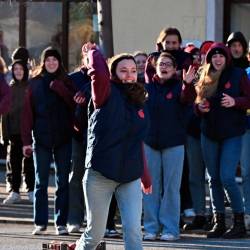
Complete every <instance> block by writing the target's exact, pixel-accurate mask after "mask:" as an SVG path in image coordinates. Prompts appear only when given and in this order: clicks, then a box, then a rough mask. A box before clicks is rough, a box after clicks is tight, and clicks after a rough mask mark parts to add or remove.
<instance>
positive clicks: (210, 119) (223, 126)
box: [201, 67, 246, 140]
mask: <svg viewBox="0 0 250 250" xmlns="http://www.w3.org/2000/svg"><path fill="white" fill-rule="evenodd" d="M244 73H245V72H244V70H243V69H240V68H235V67H233V68H231V67H230V68H228V69H227V70H225V71H224V72H223V73H222V75H221V77H220V79H219V85H218V88H217V92H216V94H215V95H214V96H213V97H210V98H208V101H209V103H210V111H209V112H208V113H205V114H204V115H203V116H202V122H201V131H202V133H203V134H205V135H206V136H207V137H209V138H210V139H213V140H223V139H227V138H231V137H235V136H240V135H242V134H244V132H245V129H246V112H245V110H241V109H238V108H235V107H232V108H225V107H222V106H221V104H220V103H221V98H222V97H223V95H222V94H223V93H225V94H228V95H230V96H231V97H239V96H240V95H241V90H240V80H241V78H242V76H243V74H244Z"/></svg>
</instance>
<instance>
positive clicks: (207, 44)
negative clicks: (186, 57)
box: [200, 41, 214, 55]
mask: <svg viewBox="0 0 250 250" xmlns="http://www.w3.org/2000/svg"><path fill="white" fill-rule="evenodd" d="M213 43H214V42H213V41H205V42H203V43H202V44H201V46H200V54H202V55H206V54H207V52H208V50H209V49H210V47H211V46H212V44H213Z"/></svg>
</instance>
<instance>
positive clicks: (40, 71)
mask: <svg viewBox="0 0 250 250" xmlns="http://www.w3.org/2000/svg"><path fill="white" fill-rule="evenodd" d="M49 56H54V57H55V58H56V59H57V60H58V62H59V65H58V69H57V70H56V72H55V75H56V78H57V79H59V80H63V81H64V80H66V79H68V77H67V73H66V70H65V68H64V66H63V62H62V58H61V55H60V53H59V52H58V50H57V49H55V48H53V47H48V48H46V49H45V50H43V52H42V54H41V61H40V65H39V66H38V68H37V69H36V70H35V72H34V77H35V78H36V77H41V76H43V75H44V74H45V73H46V72H47V70H46V68H45V61H46V59H47V58H48V57H49Z"/></svg>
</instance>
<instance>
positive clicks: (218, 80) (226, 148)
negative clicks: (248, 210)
mask: <svg viewBox="0 0 250 250" xmlns="http://www.w3.org/2000/svg"><path fill="white" fill-rule="evenodd" d="M196 90H197V98H196V103H197V104H196V108H197V110H198V113H200V114H201V119H202V122H201V146H202V151H203V156H204V160H205V164H206V167H207V170H208V174H209V189H210V194H211V198H212V207H213V216H214V227H213V229H212V230H211V231H210V232H209V233H208V235H207V237H208V238H219V237H221V236H223V237H224V238H228V239H229V238H239V237H244V236H245V234H246V229H245V225H244V209H243V201H242V196H241V193H240V190H239V187H238V184H237V183H236V182H235V172H236V167H237V164H238V163H239V160H240V154H241V140H242V135H243V134H244V133H245V129H246V109H248V108H249V107H250V82H249V80H248V78H247V75H246V72H245V71H244V70H242V69H240V68H236V67H233V66H232V65H231V57H230V54H229V51H228V49H227V48H226V47H225V45H224V44H222V43H214V44H213V45H212V46H211V48H210V49H209V51H208V53H207V55H206V64H205V66H204V68H203V70H202V72H201V75H200V77H199V80H198V82H197V85H196ZM223 189H225V190H226V191H227V193H228V195H229V198H230V201H231V207H232V210H233V214H234V222H233V225H232V227H231V228H230V229H229V230H228V231H226V225H225V207H224V191H223Z"/></svg>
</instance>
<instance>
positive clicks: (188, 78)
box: [182, 65, 195, 84]
mask: <svg viewBox="0 0 250 250" xmlns="http://www.w3.org/2000/svg"><path fill="white" fill-rule="evenodd" d="M194 78H195V67H193V66H192V65H190V66H189V68H188V71H186V70H185V69H183V72H182V79H183V81H184V82H186V83H187V84H191V83H192V82H193V80H194Z"/></svg>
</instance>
